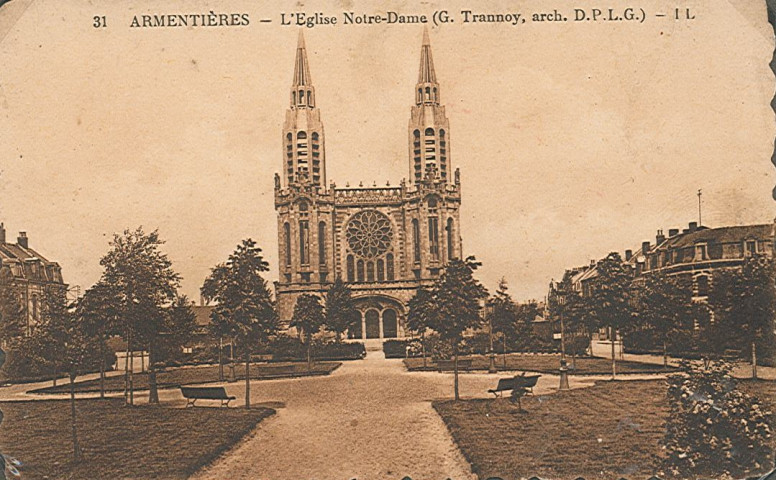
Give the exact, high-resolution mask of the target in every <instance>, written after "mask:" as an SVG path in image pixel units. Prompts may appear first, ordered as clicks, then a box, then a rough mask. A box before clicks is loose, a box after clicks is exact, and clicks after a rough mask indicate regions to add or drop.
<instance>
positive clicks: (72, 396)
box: [70, 372, 81, 462]
mask: <svg viewBox="0 0 776 480" xmlns="http://www.w3.org/2000/svg"><path fill="white" fill-rule="evenodd" d="M70 427H71V430H72V435H73V460H75V461H76V462H77V461H79V460H80V459H81V447H80V445H78V430H77V428H76V424H75V372H71V373H70Z"/></svg>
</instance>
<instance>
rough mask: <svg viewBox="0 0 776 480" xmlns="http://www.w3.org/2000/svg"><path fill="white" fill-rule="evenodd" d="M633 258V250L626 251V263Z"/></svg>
mask: <svg viewBox="0 0 776 480" xmlns="http://www.w3.org/2000/svg"><path fill="white" fill-rule="evenodd" d="M631 258H633V250H625V261H626V262H627V261H628V260H630V259H631Z"/></svg>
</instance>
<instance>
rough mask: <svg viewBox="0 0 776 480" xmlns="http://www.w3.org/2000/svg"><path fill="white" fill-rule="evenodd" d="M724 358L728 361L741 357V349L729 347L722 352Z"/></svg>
mask: <svg viewBox="0 0 776 480" xmlns="http://www.w3.org/2000/svg"><path fill="white" fill-rule="evenodd" d="M722 358H723V359H725V360H727V361H728V362H735V361H738V360H740V359H741V350H733V349H727V350H725V353H723V354H722Z"/></svg>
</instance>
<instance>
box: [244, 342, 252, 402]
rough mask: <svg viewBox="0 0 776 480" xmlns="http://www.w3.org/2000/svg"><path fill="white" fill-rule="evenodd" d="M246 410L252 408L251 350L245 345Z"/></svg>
mask: <svg viewBox="0 0 776 480" xmlns="http://www.w3.org/2000/svg"><path fill="white" fill-rule="evenodd" d="M246 343H247V342H246ZM245 408H251V349H250V348H248V345H245Z"/></svg>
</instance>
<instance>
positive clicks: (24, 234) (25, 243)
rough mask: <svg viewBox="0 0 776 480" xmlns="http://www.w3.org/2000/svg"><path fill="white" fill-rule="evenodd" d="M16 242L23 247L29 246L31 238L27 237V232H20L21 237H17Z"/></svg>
mask: <svg viewBox="0 0 776 480" xmlns="http://www.w3.org/2000/svg"><path fill="white" fill-rule="evenodd" d="M16 243H18V244H19V246H20V247H22V248H29V246H30V244H29V239H28V238H27V232H19V237H18V238H17V239H16Z"/></svg>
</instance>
